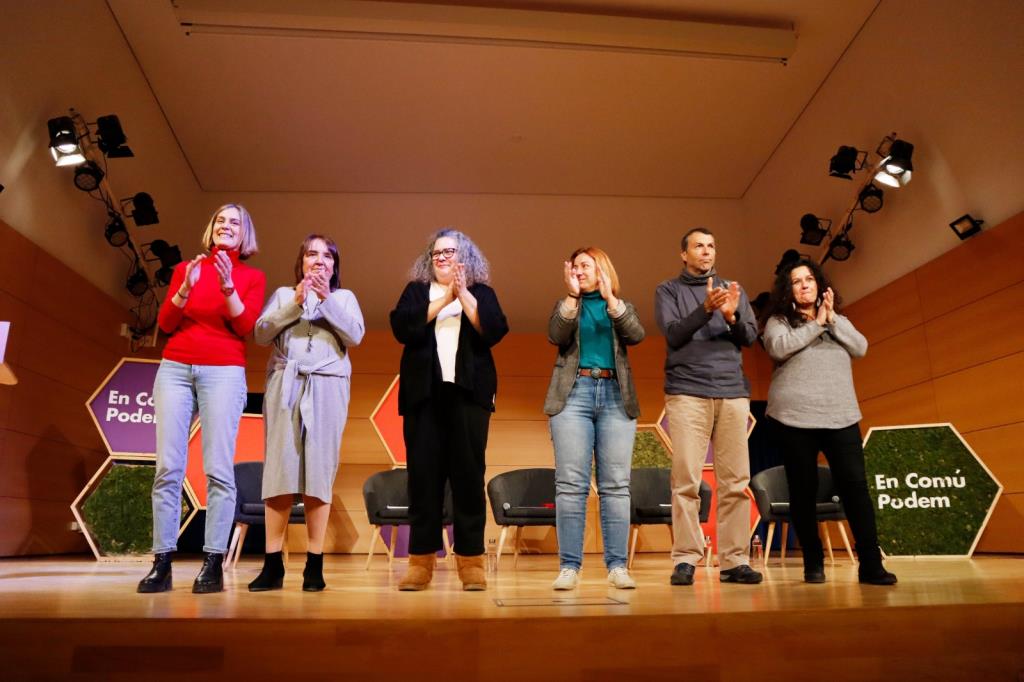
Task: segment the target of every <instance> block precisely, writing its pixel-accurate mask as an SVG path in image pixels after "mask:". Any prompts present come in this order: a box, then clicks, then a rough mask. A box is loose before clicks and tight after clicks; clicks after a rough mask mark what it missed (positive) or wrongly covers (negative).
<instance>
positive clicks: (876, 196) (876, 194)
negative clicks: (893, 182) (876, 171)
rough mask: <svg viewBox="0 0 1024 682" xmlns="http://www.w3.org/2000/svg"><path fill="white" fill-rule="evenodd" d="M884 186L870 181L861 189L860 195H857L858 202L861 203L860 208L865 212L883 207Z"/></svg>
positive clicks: (873, 211) (875, 210)
mask: <svg viewBox="0 0 1024 682" xmlns="http://www.w3.org/2000/svg"><path fill="white" fill-rule="evenodd" d="M882 195H883V192H882V188H881V187H877V186H876V185H874V184H872V183H868V184H867V186H866V187H864V189H862V190H861V191H860V196H859V197H857V203H859V204H860V210H862V211H864V212H865V213H876V212H878V211H880V210H881V209H882V203H883V201H882Z"/></svg>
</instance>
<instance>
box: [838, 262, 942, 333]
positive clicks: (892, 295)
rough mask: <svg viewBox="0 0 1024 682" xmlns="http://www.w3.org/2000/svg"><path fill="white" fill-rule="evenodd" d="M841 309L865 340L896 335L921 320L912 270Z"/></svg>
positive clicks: (918, 298) (915, 282) (918, 299)
mask: <svg viewBox="0 0 1024 682" xmlns="http://www.w3.org/2000/svg"><path fill="white" fill-rule="evenodd" d="M842 312H843V314H844V315H846V316H847V317H849V318H850V321H851V322H853V324H854V326H856V327H857V329H858V330H859V331H860V333H861V334H863V335H864V336H866V337H867V338H868V342H869V344H875V343H879V342H881V341H884V340H885V339H888V338H889V337H891V336H896V335H897V334H899V333H901V332H905V331H907V330H908V329H912V328H913V327H916V326H918V325H920V324H921V323H922V322H923V321H924V318H923V317H922V316H921V299H920V297H919V295H918V290H917V279H916V278H915V276H914V274H913V273H911V274H909V275H904V276H903V277H900V278H899V279H897V280H895V281H893V282H890V283H889V284H886V285H885V286H884V287H882V288H881V289H879V290H877V291H875V292H873V293H870V294H868V295H867V296H865V297H864V298H862V299H860V300H859V301H857V302H856V303H854V304H853V305H851V306H848V307H846V308H844V309H843V311H842ZM869 352H870V347H869Z"/></svg>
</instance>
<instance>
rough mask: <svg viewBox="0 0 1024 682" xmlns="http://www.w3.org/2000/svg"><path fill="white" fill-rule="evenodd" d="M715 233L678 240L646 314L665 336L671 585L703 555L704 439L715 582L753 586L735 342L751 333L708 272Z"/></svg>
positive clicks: (742, 298) (747, 316)
mask: <svg viewBox="0 0 1024 682" xmlns="http://www.w3.org/2000/svg"><path fill="white" fill-rule="evenodd" d="M715 255H716V253H715V237H714V235H712V234H711V232H710V231H709V230H707V229H706V228H702V227H698V228H695V229H692V230H690V231H689V232H687V233H686V235H684V236H683V240H682V252H681V253H680V257H681V258H682V260H683V271H682V273H680V275H679V276H678V277H676V278H674V279H670V280H667V281H665V282H662V283H661V284H660V285H659V286H658V289H657V291H656V293H655V298H654V314H655V319H656V321H657V323H658V327H659V328H660V329H661V333H662V334H664V336H665V341H666V343H667V347H668V348H667V357H666V358H665V411H666V412H667V414H668V421H669V435H670V436H671V438H672V533H673V536H674V542H673V546H672V563H673V565H674V570H673V571H672V578H671V582H672V584H673V585H692V584H693V574H694V567H695V566H696V565H697V563H698V562H699V561H700V559H701V557H702V556H703V555H704V534H703V533H702V532H701V528H700V521H699V519H698V512H699V509H700V481H701V470H702V469H703V467H704V460H705V457H706V455H707V449H708V443H709V442H710V443H712V444H713V445H714V467H715V478H716V480H717V492H718V505H717V509H716V512H717V518H718V557H719V564H720V566H721V572H720V574H719V577H720V580H721V581H722V582H738V583H746V584H756V583H759V582H761V574H760V573H758V572H757V571H755V570H753V569H751V568H750V565H749V564H750V557H749V555H748V552H747V548H748V541H749V538H750V498H749V497H747V494H746V488H747V485H748V484H749V483H750V456H749V453H748V450H747V418H748V415H749V414H750V383H749V382H748V381H747V378H746V377H745V376H744V375H743V360H742V358H741V356H740V348H741V347H743V346H750V345H752V344H753V343H754V340H755V339H756V338H757V323H756V321H755V319H754V311H753V309H751V307H750V302H749V301H748V300H747V295H746V293H745V292H744V291H743V290H742V289H741V288H740V286H739V284H737V283H736V282H728V281H726V280H724V279H722V278H721V277H719V276H718V275H717V274H716V272H715Z"/></svg>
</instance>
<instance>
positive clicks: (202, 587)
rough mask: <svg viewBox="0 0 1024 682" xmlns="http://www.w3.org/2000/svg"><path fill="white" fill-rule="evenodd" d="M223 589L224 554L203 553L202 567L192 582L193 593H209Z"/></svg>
mask: <svg viewBox="0 0 1024 682" xmlns="http://www.w3.org/2000/svg"><path fill="white" fill-rule="evenodd" d="M223 589H224V555H223V554H215V553H213V552H207V553H206V554H205V555H203V567H202V568H200V569H199V575H197V576H196V579H195V582H193V583H192V592H193V593H194V594H209V593H211V592H220V591H222V590H223Z"/></svg>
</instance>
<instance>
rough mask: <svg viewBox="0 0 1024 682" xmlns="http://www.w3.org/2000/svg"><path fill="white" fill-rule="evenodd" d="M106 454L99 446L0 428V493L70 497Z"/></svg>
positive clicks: (41, 497) (51, 498) (53, 498)
mask: <svg viewBox="0 0 1024 682" xmlns="http://www.w3.org/2000/svg"><path fill="white" fill-rule="evenodd" d="M106 458H107V452H106V451H105V450H102V449H98V450H91V449H87V448H80V447H75V446H73V445H70V444H68V443H65V442H62V441H56V440H49V439H47V438H39V437H37V436H30V435H26V434H23V433H18V432H17V431H6V430H4V431H0V471H3V476H0V497H23V498H27V499H33V500H48V501H57V502H59V501H70V500H73V499H74V498H75V497H77V496H78V493H79V492H80V491H81V490H82V488H83V487H84V486H85V484H86V483H87V482H88V481H89V478H91V477H92V475H93V473H94V472H95V471H96V469H97V468H99V466H100V465H101V464H102V463H103V461H104V460H105V459H106Z"/></svg>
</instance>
